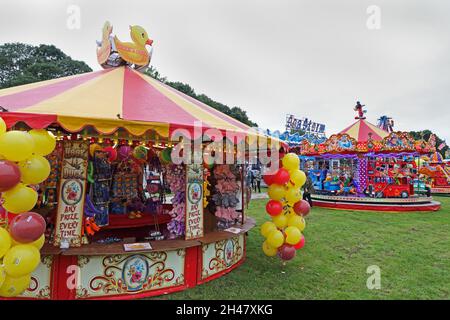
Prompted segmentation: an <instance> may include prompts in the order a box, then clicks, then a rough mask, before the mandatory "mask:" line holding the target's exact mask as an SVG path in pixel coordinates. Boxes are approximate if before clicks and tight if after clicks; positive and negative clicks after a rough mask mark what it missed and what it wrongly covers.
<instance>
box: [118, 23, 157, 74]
mask: <svg viewBox="0 0 450 320" xmlns="http://www.w3.org/2000/svg"><path fill="white" fill-rule="evenodd" d="M130 36H131V39H132V40H133V42H122V41H120V40H119V39H118V38H117V36H115V37H114V44H115V47H116V50H117V52H118V53H119V55H120V57H121V58H122V59H123V60H125V61H127V62H128V63H132V64H135V65H137V66H147V65H148V64H149V63H150V58H151V51H150V53H149V51H147V49H146V48H145V46H146V45H149V46H151V45H152V43H153V40H151V39H150V38H149V37H148V34H147V32H146V31H145V30H144V28H142V27H140V26H130Z"/></svg>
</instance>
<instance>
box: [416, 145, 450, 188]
mask: <svg viewBox="0 0 450 320" xmlns="http://www.w3.org/2000/svg"><path fill="white" fill-rule="evenodd" d="M417 164H418V167H419V174H420V175H421V178H422V180H424V181H425V184H426V185H428V186H429V188H430V190H431V194H435V195H445V196H450V167H449V165H448V163H447V162H445V161H444V159H443V157H442V155H441V154H440V153H439V152H434V153H433V154H431V156H429V157H428V156H422V157H420V159H418V161H417Z"/></svg>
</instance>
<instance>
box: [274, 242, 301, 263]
mask: <svg viewBox="0 0 450 320" xmlns="http://www.w3.org/2000/svg"><path fill="white" fill-rule="evenodd" d="M296 254H297V250H295V248H294V247H293V246H291V245H288V244H283V245H282V246H281V247H280V248H279V249H278V256H279V257H280V258H281V260H284V261H288V260H292V259H294V257H295V255H296Z"/></svg>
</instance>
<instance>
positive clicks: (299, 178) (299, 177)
mask: <svg viewBox="0 0 450 320" xmlns="http://www.w3.org/2000/svg"><path fill="white" fill-rule="evenodd" d="M289 174H290V177H291V179H290V181H291V184H292V183H293V184H294V186H295V187H301V186H303V185H304V184H305V182H306V174H305V173H304V172H303V171H302V170H298V169H296V170H292V171H291V172H289Z"/></svg>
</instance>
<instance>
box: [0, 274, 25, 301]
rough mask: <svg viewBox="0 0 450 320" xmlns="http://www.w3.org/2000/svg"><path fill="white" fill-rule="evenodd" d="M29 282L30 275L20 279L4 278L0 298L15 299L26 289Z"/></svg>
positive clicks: (0, 288)
mask: <svg viewBox="0 0 450 320" xmlns="http://www.w3.org/2000/svg"><path fill="white" fill-rule="evenodd" d="M30 282H31V275H30V274H26V275H24V276H21V277H16V278H13V277H10V276H8V275H7V276H6V278H5V281H4V282H3V285H2V286H1V287H0V297H5V298H10V297H17V296H18V295H20V294H22V293H23V292H24V291H25V290H27V289H28V287H29V286H30Z"/></svg>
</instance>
